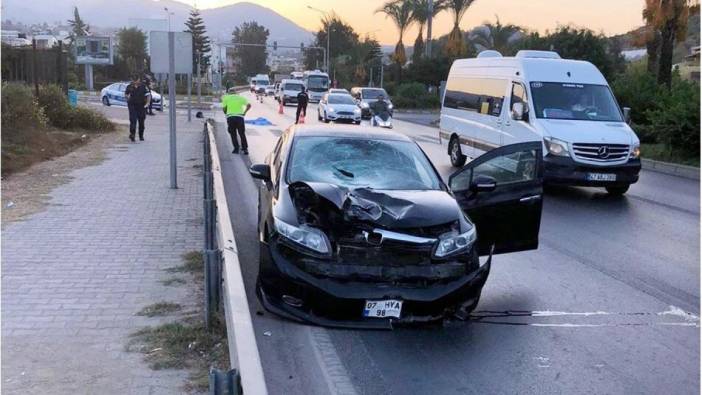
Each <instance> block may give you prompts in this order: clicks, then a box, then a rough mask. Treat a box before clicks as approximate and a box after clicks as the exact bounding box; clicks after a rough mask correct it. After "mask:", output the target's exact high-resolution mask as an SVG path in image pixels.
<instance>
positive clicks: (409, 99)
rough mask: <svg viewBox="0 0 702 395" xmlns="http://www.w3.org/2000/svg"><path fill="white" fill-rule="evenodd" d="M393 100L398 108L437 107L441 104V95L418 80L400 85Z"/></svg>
mask: <svg viewBox="0 0 702 395" xmlns="http://www.w3.org/2000/svg"><path fill="white" fill-rule="evenodd" d="M392 102H393V104H394V105H395V107H396V108H437V107H439V104H440V102H439V97H438V96H437V95H436V94H432V93H428V92H427V89H426V88H425V87H424V85H423V84H421V83H418V82H410V83H405V84H400V85H398V86H397V88H396V93H395V95H394V96H393V99H392Z"/></svg>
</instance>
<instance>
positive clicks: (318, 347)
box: [307, 327, 357, 395]
mask: <svg viewBox="0 0 702 395" xmlns="http://www.w3.org/2000/svg"><path fill="white" fill-rule="evenodd" d="M307 328H308V332H307V333H308V334H309V337H310V344H312V349H313V351H314V356H315V359H316V360H317V365H318V366H319V368H320V369H321V370H322V374H323V375H324V381H325V382H326V383H327V387H328V388H329V393H330V394H338V395H355V394H357V392H356V388H354V386H353V383H352V382H351V379H350V378H349V374H348V372H347V371H346V367H344V364H343V363H342V362H341V359H340V358H339V355H338V354H337V353H336V348H335V347H334V343H332V340H331V338H330V337H329V333H328V332H327V330H326V329H324V328H319V327H307Z"/></svg>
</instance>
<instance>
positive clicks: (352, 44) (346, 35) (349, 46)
mask: <svg viewBox="0 0 702 395" xmlns="http://www.w3.org/2000/svg"><path fill="white" fill-rule="evenodd" d="M327 34H329V49H330V54H329V63H330V65H329V66H330V68H331V70H329V72H330V73H331V74H330V76H333V71H334V70H335V69H336V68H337V66H339V65H340V64H339V62H340V61H341V59H340V58H339V57H340V56H344V55H353V52H354V51H355V50H356V47H357V46H358V44H359V39H358V33H356V31H354V29H353V27H351V25H349V24H348V23H346V22H344V20H343V19H341V17H339V16H338V15H337V14H335V13H333V12H332V13H330V14H328V15H325V16H324V17H323V18H322V27H321V28H320V29H319V30H318V31H317V33H315V40H314V42H313V43H312V45H313V46H315V47H322V48H326V47H327ZM332 51H333V52H332ZM354 60H355V59H354ZM323 63H324V58H323V52H322V51H320V50H318V49H314V50H306V52H305V67H306V68H307V69H308V70H314V69H316V68H319V65H320V64H323ZM337 74H340V73H337Z"/></svg>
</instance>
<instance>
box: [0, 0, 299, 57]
mask: <svg viewBox="0 0 702 395" xmlns="http://www.w3.org/2000/svg"><path fill="white" fill-rule="evenodd" d="M73 6H77V7H78V10H79V11H80V16H81V18H83V20H84V21H86V22H87V23H88V24H89V25H90V26H94V27H99V28H120V27H124V26H127V25H128V23H129V19H130V18H160V19H165V18H166V16H167V14H166V11H165V10H164V7H167V8H168V10H169V11H170V12H172V13H173V15H171V26H172V28H173V30H183V29H184V25H183V24H184V22H185V20H186V19H187V18H188V13H189V12H190V7H189V6H188V5H186V4H183V3H179V2H176V1H172V0H161V1H151V0H120V1H114V0H31V1H27V0H2V8H3V10H2V11H3V19H10V20H12V21H15V22H21V23H25V24H35V23H43V22H48V23H49V24H53V23H56V22H58V23H60V24H62V25H65V24H66V21H67V20H68V19H73ZM201 14H202V17H203V19H204V20H205V25H206V27H207V32H208V34H209V35H210V37H211V38H212V39H213V40H214V41H216V42H219V41H222V40H227V41H229V40H230V39H231V33H232V30H234V28H235V27H236V26H239V25H240V24H242V23H243V22H248V21H256V22H258V23H259V24H260V25H263V26H265V27H266V28H267V29H268V30H269V31H270V36H269V41H270V42H272V41H278V44H279V45H295V46H299V45H300V43H302V42H304V43H305V45H307V44H308V43H309V42H310V41H311V40H312V38H313V37H312V33H310V32H309V31H307V30H305V29H303V28H301V27H300V26H298V25H296V24H295V23H294V22H292V21H291V20H289V19H287V18H285V17H283V16H282V15H280V14H278V13H277V12H275V11H273V10H271V9H269V8H265V7H261V6H259V5H256V4H252V3H246V2H242V3H236V4H231V5H227V6H223V7H218V8H209V9H205V10H201Z"/></svg>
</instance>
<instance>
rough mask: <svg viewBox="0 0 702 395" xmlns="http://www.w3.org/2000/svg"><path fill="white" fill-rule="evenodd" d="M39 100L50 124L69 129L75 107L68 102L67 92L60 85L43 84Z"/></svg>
mask: <svg viewBox="0 0 702 395" xmlns="http://www.w3.org/2000/svg"><path fill="white" fill-rule="evenodd" d="M37 102H38V103H39V105H40V106H41V107H42V108H43V109H44V113H45V114H46V116H47V118H48V119H49V124H50V125H51V126H55V127H57V128H60V129H67V128H69V127H70V123H71V112H72V111H73V108H71V105H70V104H68V98H67V96H66V93H65V92H64V91H63V90H62V89H61V87H59V86H58V85H53V84H51V85H42V86H41V87H40V88H39V97H38V98H37Z"/></svg>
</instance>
